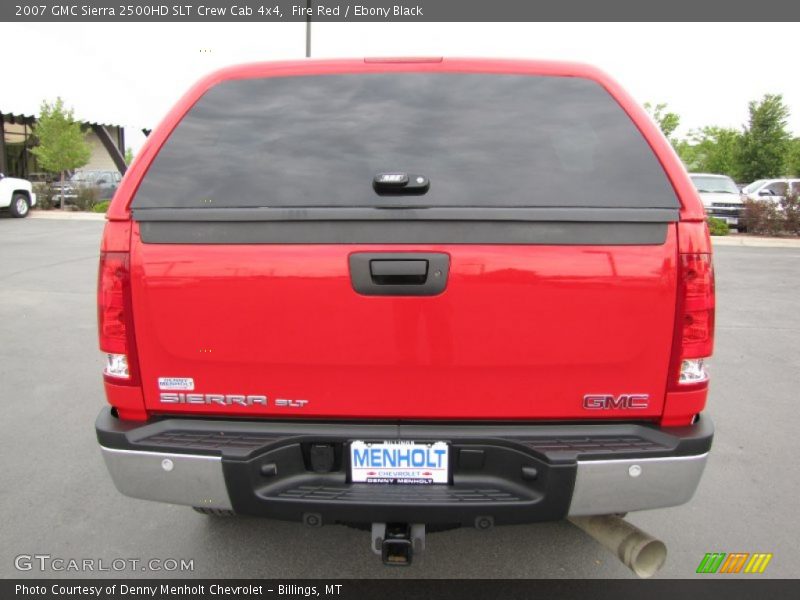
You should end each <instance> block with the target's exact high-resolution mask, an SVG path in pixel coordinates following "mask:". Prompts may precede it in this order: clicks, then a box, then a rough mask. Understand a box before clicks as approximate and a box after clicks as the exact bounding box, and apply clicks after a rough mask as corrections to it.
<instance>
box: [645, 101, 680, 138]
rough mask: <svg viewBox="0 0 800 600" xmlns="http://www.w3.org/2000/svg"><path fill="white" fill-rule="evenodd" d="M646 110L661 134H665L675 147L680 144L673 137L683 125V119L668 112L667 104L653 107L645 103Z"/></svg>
mask: <svg viewBox="0 0 800 600" xmlns="http://www.w3.org/2000/svg"><path fill="white" fill-rule="evenodd" d="M644 109H645V110H646V111H647V112H648V113H649V114H650V116H651V117H652V118H653V120H654V121H655V122H656V124H657V125H658V127H659V129H661V132H662V133H663V134H664V137H666V138H667V139H668V140H669V141H670V143H671V144H672V145H673V146H675V145H676V144H677V143H678V142H677V140H676V139H674V138H673V137H672V134H673V133H675V130H676V129H678V126H679V125H680V124H681V118H680V117H679V116H678V114H677V113H674V112H670V111H668V110H667V105H666V104H665V103H661V104H656V105H653V104H651V103H650V102H645V103H644Z"/></svg>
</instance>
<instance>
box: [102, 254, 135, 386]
mask: <svg viewBox="0 0 800 600" xmlns="http://www.w3.org/2000/svg"><path fill="white" fill-rule="evenodd" d="M130 284H131V280H130V262H129V254H128V253H127V252H101V253H100V271H99V273H98V278H97V330H98V333H99V337H100V350H102V351H103V352H104V353H105V354H106V369H105V372H104V375H105V377H106V379H107V380H108V381H111V382H113V383H118V384H119V383H124V384H129V385H137V384H138V377H137V372H136V357H135V353H136V344H135V342H134V335H133V321H132V319H131V307H130V298H131V289H130Z"/></svg>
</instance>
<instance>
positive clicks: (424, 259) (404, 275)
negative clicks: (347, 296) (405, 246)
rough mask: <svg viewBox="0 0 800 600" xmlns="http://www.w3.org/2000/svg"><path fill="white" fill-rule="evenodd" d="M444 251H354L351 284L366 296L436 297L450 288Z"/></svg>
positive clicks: (351, 261)
mask: <svg viewBox="0 0 800 600" xmlns="http://www.w3.org/2000/svg"><path fill="white" fill-rule="evenodd" d="M449 271H450V256H449V255H448V254H445V253H443V252H354V253H353V254H351V255H350V281H351V283H352V284H353V289H354V290H355V291H356V292H358V293H359V294H364V295H365V296H435V295H436V294H440V293H441V292H443V291H444V289H445V287H447V275H448V273H449Z"/></svg>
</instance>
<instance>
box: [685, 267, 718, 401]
mask: <svg viewBox="0 0 800 600" xmlns="http://www.w3.org/2000/svg"><path fill="white" fill-rule="evenodd" d="M678 292H679V295H680V297H679V298H678V306H679V314H678V323H677V325H678V327H679V329H680V333H679V339H678V340H677V344H678V348H677V353H678V355H679V360H680V363H679V365H680V366H679V369H678V373H677V383H678V385H679V386H680V387H683V386H686V385H691V384H698V383H704V382H705V381H707V380H708V373H707V371H706V362H705V361H706V359H707V358H708V357H710V356H711V354H712V352H713V349H714V266H713V263H712V261H711V255H710V254H707V253H691V254H681V255H680V282H679V285H678Z"/></svg>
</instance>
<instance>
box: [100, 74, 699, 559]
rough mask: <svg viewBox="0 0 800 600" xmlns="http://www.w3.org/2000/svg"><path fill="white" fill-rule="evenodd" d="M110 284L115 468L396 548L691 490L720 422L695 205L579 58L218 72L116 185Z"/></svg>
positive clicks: (621, 95)
mask: <svg viewBox="0 0 800 600" xmlns="http://www.w3.org/2000/svg"><path fill="white" fill-rule="evenodd" d="M98 311H99V337H100V348H101V350H102V352H103V353H104V354H105V355H106V356H107V365H106V369H105V373H104V379H105V391H106V396H107V399H108V403H109V404H110V407H107V408H106V409H104V410H103V411H102V412H101V414H100V416H99V417H98V419H97V422H96V431H97V437H98V440H99V443H100V445H101V447H102V453H103V456H104V458H105V461H106V464H107V467H108V470H109V472H110V474H111V477H112V478H113V480H114V483H115V484H116V486H117V488H118V489H119V490H120V491H121V492H122V493H123V494H127V495H129V496H133V497H136V498H145V499H150V500H158V501H164V502H171V503H175V504H184V505H188V506H192V507H195V508H197V509H198V510H200V511H203V512H206V513H209V514H223V513H237V514H248V515H261V516H266V517H271V518H276V519H286V520H296V521H302V522H305V523H306V524H308V525H312V526H318V525H322V524H328V523H344V524H354V525H363V526H366V527H370V526H371V527H372V530H373V542H374V548H373V549H374V550H375V551H376V552H382V554H383V557H384V560H385V561H386V562H387V563H389V564H393V563H403V562H408V561H409V560H410V555H411V551H412V550H413V544H414V541H415V540H417V541H419V539H420V537H421V535H422V534H421V533H420V532H421V531H424V528H425V527H427V528H428V529H429V530H430V529H437V528H439V529H441V528H445V527H453V526H475V527H478V528H488V527H491V526H492V525H504V524H515V523H530V522H535V521H547V520H558V519H563V518H567V517H570V518H574V517H579V516H585V515H609V514H618V513H625V512H627V511H636V510H643V509H653V508H659V507H666V506H673V505H678V504H681V503H684V502H686V501H688V500H689V499H690V498H691V496H692V494H693V493H694V491H695V488H696V487H697V485H698V482H699V480H700V477H701V474H702V471H703V468H704V466H705V463H706V458H707V455H708V452H709V449H710V447H711V441H712V436H713V426H712V423H711V420H710V419H709V418H708V417H707V416H705V415H704V414H701V413H702V411H703V409H704V406H705V403H706V396H707V391H708V375H707V371H706V365H705V363H704V361H705V360H706V359H707V358H708V357H709V356H710V355H711V353H712V344H713V324H714V280H713V270H712V261H711V245H710V242H709V237H708V231H707V228H706V223H705V215H704V211H703V205H702V203H701V201H700V199H699V198H698V195H697V193H696V191H695V189H694V187H693V186H692V183H691V182H690V180H689V178H688V176H687V174H686V173H685V171H684V169H683V167H682V166H681V163H680V162H679V160H678V158H677V157H676V155H675V154H674V153H673V151H672V149H671V147H670V146H669V144H668V142H667V141H666V140H665V139H664V137H663V136H662V135H661V133H660V132H659V131H658V129H657V128H656V127H655V125H654V124H653V123H652V122H651V121H650V119H649V118H648V117H647V115H646V114H645V113H644V112H643V110H642V109H641V108H640V107H639V106H638V105H637V104H636V103H635V102H634V101H633V100H632V99H631V98H630V97H629V96H628V95H627V94H626V93H625V92H624V91H623V90H622V89H621V88H620V87H619V86H618V85H617V84H616V83H615V82H614V81H613V80H611V79H610V78H609V77H608V76H606V75H605V74H603V73H602V72H600V71H598V70H596V69H594V68H591V67H588V66H584V65H577V64H562V63H552V62H533V61H505V60H457V59H408V60H406V59H391V60H390V59H376V60H371V59H367V60H333V61H301V62H283V63H261V64H252V65H244V66H237V67H233V68H228V69H224V70H222V71H219V72H216V73H214V74H212V75H210V76H209V77H207V78H205V79H203V80H202V81H200V82H199V83H198V84H197V85H196V86H195V87H193V88H192V89H191V90H190V91H189V92H188V93H187V94H186V95H185V96H184V97H183V98H182V99H181V100H180V101H179V102H178V103H177V104H176V106H175V107H174V109H173V110H172V111H171V112H170V113H169V114H168V115H167V116H166V118H165V119H164V121H163V122H162V123H161V124H160V126H159V127H158V128H156V129H155V130H154V131H153V132H152V134H151V135H150V136H149V138H148V140H147V143H146V144H145V145H144V147H143V148H142V150H141V152H140V154H139V156H138V157H137V159H136V160H135V162H134V163H133V164H132V165H131V167H130V169H129V170H128V172H127V174H126V175H125V177H124V179H123V181H122V183H121V185H120V188H119V190H118V191H117V193H116V195H115V197H114V199H113V202H112V204H111V207H110V209H109V212H108V222H107V224H106V228H105V232H104V235H103V241H102V248H101V257H100V271H99V285H98Z"/></svg>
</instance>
